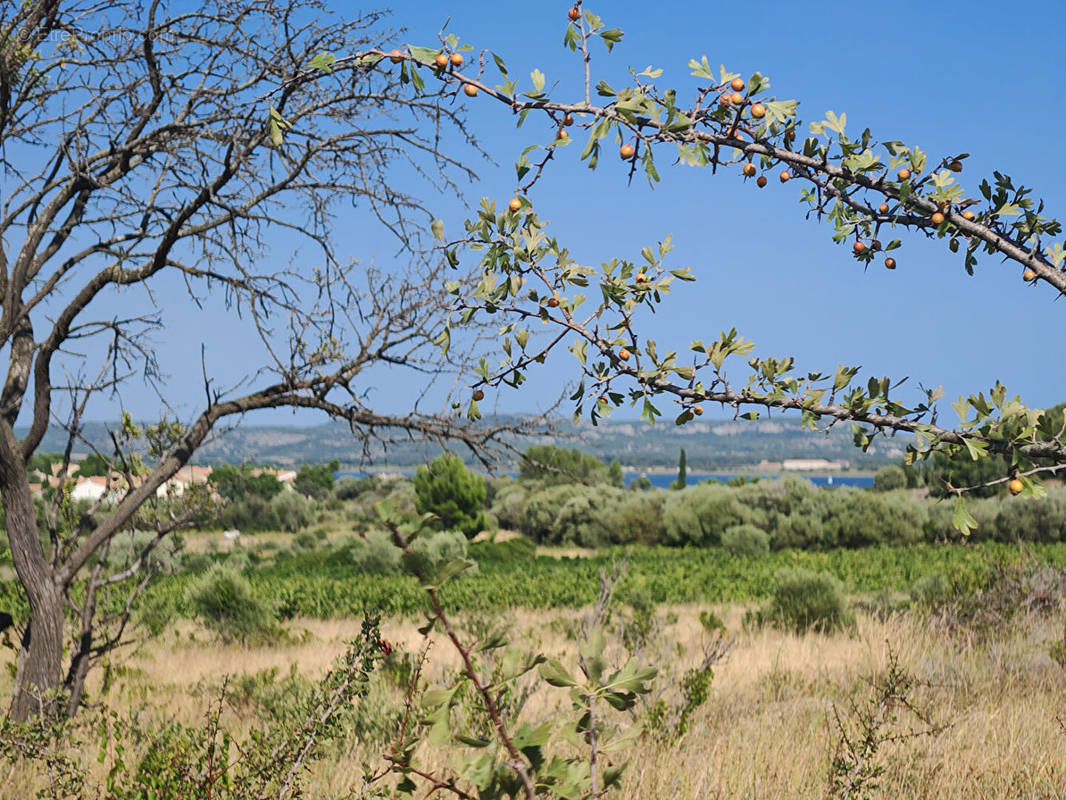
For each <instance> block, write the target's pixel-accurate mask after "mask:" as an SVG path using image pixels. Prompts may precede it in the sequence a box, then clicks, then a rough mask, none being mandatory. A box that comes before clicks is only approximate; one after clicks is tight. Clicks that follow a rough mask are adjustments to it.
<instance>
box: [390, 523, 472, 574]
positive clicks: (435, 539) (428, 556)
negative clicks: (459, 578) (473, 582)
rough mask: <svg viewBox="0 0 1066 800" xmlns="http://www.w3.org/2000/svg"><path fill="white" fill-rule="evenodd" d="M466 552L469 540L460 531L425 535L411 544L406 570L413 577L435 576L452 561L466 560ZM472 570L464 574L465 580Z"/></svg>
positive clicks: (469, 569)
mask: <svg viewBox="0 0 1066 800" xmlns="http://www.w3.org/2000/svg"><path fill="white" fill-rule="evenodd" d="M466 550H467V539H466V537H465V536H464V535H463V534H462V533H461V532H460V531H437V532H431V533H424V534H422V535H421V536H419V537H417V538H416V539H415V540H414V541H412V542H411V545H410V553H409V554H407V555H406V557H405V559H404V562H403V564H404V568H405V569H406V570H407V571H408V572H410V573H412V574H413V575H433V574H435V573H436V572H437V570H438V569H440V568H441V567H442V566H444V565H445V564H447V563H449V562H451V561H455V560H457V559H466ZM475 566H476V565H475ZM472 569H473V567H471V568H468V569H467V570H465V571H464V572H463V576H464V578H465V576H467V575H470V574H471V572H472Z"/></svg>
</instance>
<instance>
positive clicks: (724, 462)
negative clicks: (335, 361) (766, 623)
mask: <svg viewBox="0 0 1066 800" xmlns="http://www.w3.org/2000/svg"><path fill="white" fill-rule="evenodd" d="M556 427H557V430H558V431H559V434H560V435H559V436H558V437H556V438H547V439H538V440H530V441H528V444H538V443H553V444H559V445H562V446H565V447H576V448H578V449H580V450H584V451H586V452H589V453H594V454H595V455H597V456H599V457H601V458H604V459H607V460H610V459H612V458H617V459H618V460H619V461H620V462H621V463H622V465H623V466H625V467H633V468H635V469H638V470H654V469H671V468H674V467H676V465H677V456H678V451H679V450H680V449H681V448H682V447H684V448H685V451H686V455H687V458H688V466H689V469H690V470H694V471H713V470H721V469H724V470H729V469H738V468H743V467H751V466H754V465H757V464H759V462H761V461H771V462H779V461H781V460H782V459H786V458H788V459H793V458H824V459H827V460H830V461H840V462H846V463H847V465H848V466H849V467H850V468H851V469H875V468H877V467H879V466H882V465H884V464H886V463H889V462H898V461H899V459H900V458H901V457H902V455H903V451H904V448H905V445H906V440H905V439H903V438H896V439H885V440H881V439H879V440H877V441H876V442H875V443H874V445H873V446H872V447H871V448H870V452H868V453H863V452H862V451H860V450H859V449H857V448H856V447H855V446H854V445H853V444H852V436H851V430H850V427H848V428H845V427H843V426H840V427H839V428H833V429H831V430H830V431H829V432H828V433H824V432H817V431H807V430H803V429H801V428H800V425H799V421H798V420H793V419H790V418H785V417H783V418H781V419H779V420H771V421H757V422H748V421H743V420H742V421H733V420H706V421H704V420H699V421H693V422H690V423H688V424H687V425H684V426H681V427H678V426H675V425H673V424H670V423H669V422H667V423H662V422H660V423H657V424H655V425H653V426H650V425H647V424H646V423H643V422H638V421H629V420H618V421H606V422H601V423H600V424H599V426H598V427H593V426H592V425H591V424H589V423H583V424H581V425H576V426H575V425H574V424H572V423H571V422H570V421H569V420H565V421H559V422H558V423H557V426H556ZM106 430H107V429H106V426H105V425H104V424H103V423H89V424H88V425H87V426H86V429H85V433H86V436H87V438H88V439H89V440H90V441H93V442H94V443H95V444H96V445H97V446H98V447H101V448H102V449H106V443H107V441H108V438H107V433H106ZM64 441H65V440H64V438H63V435H62V432H61V431H59V430H50V431H49V432H48V434H47V436H46V437H45V440H44V441H43V442H42V445H41V451H42V452H58V451H61V450H62V448H63V446H64ZM438 452H439V448H429V447H427V446H425V445H419V444H414V443H408V442H404V443H402V444H395V445H390V446H389V448H388V449H387V450H385V449H383V448H381V447H380V446H379V447H376V448H373V449H372V450H371V453H370V458H369V459H368V460H366V461H362V462H361V455H362V454H361V451H360V447H359V445H358V443H357V442H356V441H355V440H354V439H353V438H352V435H351V432H350V431H349V429H348V426H347V424H346V423H343V422H328V423H325V424H322V425H316V426H308V427H297V426H284V425H274V426H254V425H242V426H240V427H237V428H234V429H232V430H227V431H225V432H224V433H221V434H216V435H215V436H214V437H213V438H212V440H211V441H210V442H209V443H208V444H207V445H205V446H204V447H202V448H201V449H200V451H199V452H198V453H197V454H196V456H195V457H194V459H193V461H194V463H198V464H218V463H234V464H240V463H263V464H275V465H278V466H295V465H299V464H308V463H321V462H326V461H331V460H333V459H337V460H338V461H340V462H341V463H342V464H344V465H348V466H356V465H360V464H362V465H363V466H369V467H375V468H381V467H411V466H414V465H417V464H422V463H424V462H425V461H427V460H428V459H431V458H433V457H434V456H435V455H436V454H437V453H438ZM460 452H461V451H460ZM461 454H462V453H461ZM464 455H465V454H464Z"/></svg>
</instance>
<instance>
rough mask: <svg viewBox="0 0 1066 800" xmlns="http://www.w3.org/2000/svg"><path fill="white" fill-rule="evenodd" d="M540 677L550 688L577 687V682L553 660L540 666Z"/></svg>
mask: <svg viewBox="0 0 1066 800" xmlns="http://www.w3.org/2000/svg"><path fill="white" fill-rule="evenodd" d="M538 671H539V672H540V677H542V678H544V680H546V681H547V682H548V683H549V684H551V685H552V686H559V687H567V686H577V685H578V684H577V681H575V680H574V679H573V678H572V677H570V673H569V672H567V671H566V668H565V667H564V666H563V665H562V664H560V663H559V662H558V661H556V660H555V659H554V658H552V659H549V660H548V661H546V662H544V663H543V664H541V665H540V669H539V670H538Z"/></svg>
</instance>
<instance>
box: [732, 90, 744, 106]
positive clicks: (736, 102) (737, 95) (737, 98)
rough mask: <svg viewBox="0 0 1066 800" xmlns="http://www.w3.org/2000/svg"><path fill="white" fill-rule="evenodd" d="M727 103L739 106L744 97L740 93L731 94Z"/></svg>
mask: <svg viewBox="0 0 1066 800" xmlns="http://www.w3.org/2000/svg"><path fill="white" fill-rule="evenodd" d="M729 102H730V103H732V104H733V105H735V106H739V105H740V104H741V103H743V102H744V95H742V94H741V93H740V92H733V94H731V95H729Z"/></svg>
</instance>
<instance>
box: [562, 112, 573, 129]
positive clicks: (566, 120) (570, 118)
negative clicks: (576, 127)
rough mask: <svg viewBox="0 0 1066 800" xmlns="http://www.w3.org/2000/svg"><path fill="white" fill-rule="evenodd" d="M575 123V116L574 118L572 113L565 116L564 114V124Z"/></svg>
mask: <svg viewBox="0 0 1066 800" xmlns="http://www.w3.org/2000/svg"><path fill="white" fill-rule="evenodd" d="M573 124H574V118H573V116H572V115H570V114H566V115H565V116H563V125H567V126H570V125H573Z"/></svg>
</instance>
